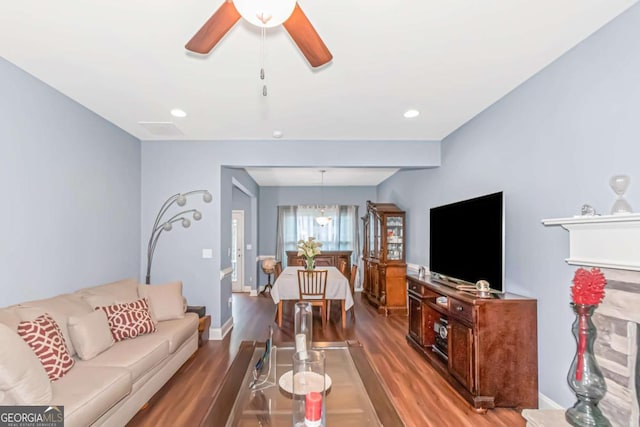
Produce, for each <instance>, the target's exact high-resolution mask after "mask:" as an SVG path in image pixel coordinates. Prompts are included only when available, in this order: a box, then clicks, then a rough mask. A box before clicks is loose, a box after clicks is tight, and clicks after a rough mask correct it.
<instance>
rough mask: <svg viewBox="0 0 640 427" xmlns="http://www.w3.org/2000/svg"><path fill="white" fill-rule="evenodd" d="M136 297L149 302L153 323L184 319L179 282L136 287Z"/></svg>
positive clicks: (180, 283)
mask: <svg viewBox="0 0 640 427" xmlns="http://www.w3.org/2000/svg"><path fill="white" fill-rule="evenodd" d="M138 295H139V297H140V298H147V299H148V300H149V308H150V309H151V315H152V316H153V319H154V321H155V322H160V321H163V320H172V319H182V318H183V317H184V305H183V303H182V282H180V281H176V282H170V283H165V284H164V285H138Z"/></svg>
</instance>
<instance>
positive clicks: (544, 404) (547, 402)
mask: <svg viewBox="0 0 640 427" xmlns="http://www.w3.org/2000/svg"><path fill="white" fill-rule="evenodd" d="M538 409H566V408H565V407H563V406H562V405H560V404H558V403H556V402H555V401H553V400H551V398H549V397H547V396H545V395H544V394H542V393H538Z"/></svg>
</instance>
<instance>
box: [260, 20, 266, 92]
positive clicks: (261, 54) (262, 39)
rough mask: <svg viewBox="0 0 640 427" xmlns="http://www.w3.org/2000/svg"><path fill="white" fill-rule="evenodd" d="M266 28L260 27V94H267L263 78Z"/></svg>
mask: <svg viewBox="0 0 640 427" xmlns="http://www.w3.org/2000/svg"><path fill="white" fill-rule="evenodd" d="M266 31H267V30H266V28H264V27H262V28H261V41H260V43H261V44H260V62H261V63H262V64H261V65H262V66H261V67H260V80H262V81H263V82H264V83H263V85H262V96H267V84H266V82H265V81H264V80H265V72H264V57H265V43H266V39H267V33H266Z"/></svg>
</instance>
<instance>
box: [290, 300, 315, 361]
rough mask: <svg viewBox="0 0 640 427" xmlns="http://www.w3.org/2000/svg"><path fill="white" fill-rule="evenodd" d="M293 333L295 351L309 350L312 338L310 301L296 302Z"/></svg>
mask: <svg viewBox="0 0 640 427" xmlns="http://www.w3.org/2000/svg"><path fill="white" fill-rule="evenodd" d="M294 334H295V335H294V336H295V346H296V353H298V352H306V351H308V350H311V345H312V344H311V342H312V340H313V311H312V307H311V303H308V302H297V303H296V307H295V312H294ZM303 356H304V355H303Z"/></svg>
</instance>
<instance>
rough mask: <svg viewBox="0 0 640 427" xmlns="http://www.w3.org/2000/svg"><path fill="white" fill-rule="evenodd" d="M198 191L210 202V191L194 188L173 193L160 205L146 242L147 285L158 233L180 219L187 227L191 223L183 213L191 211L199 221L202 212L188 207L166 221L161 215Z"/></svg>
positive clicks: (205, 200)
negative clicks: (184, 191) (185, 191)
mask: <svg viewBox="0 0 640 427" xmlns="http://www.w3.org/2000/svg"><path fill="white" fill-rule="evenodd" d="M198 193H202V200H203V201H204V202H205V203H210V202H211V200H212V199H213V197H212V196H211V193H209V192H208V191H207V190H194V191H189V192H187V193H177V194H174V195H173V196H171V197H169V198H168V199H167V200H166V201H165V202H164V203H163V204H162V206H161V207H160V210H159V211H158V215H157V216H156V220H155V222H154V223H153V228H152V229H151V235H150V236H149V243H148V244H147V275H146V278H145V283H146V284H147V285H148V284H150V283H151V264H152V262H153V253H154V252H155V250H156V244H157V243H158V238H160V234H162V232H163V231H170V230H171V228H172V226H171V224H173V223H174V222H178V221H182V226H183V227H184V228H188V227H189V226H190V225H191V221H190V220H189V219H188V218H186V217H184V216H183V215H185V214H188V213H191V212H193V219H194V220H196V221H199V220H200V219H201V218H202V213H200V211H198V210H196V209H188V210H185V211H182V212H179V213H177V214H175V215H173V216H172V217H171V218H169V219H168V220H166V221H163V220H162V217H163V216H164V214H165V213H166V212H167V211H168V210H169V208H170V207H171V205H173V204H174V203H177V204H178V206H184V205H185V204H186V203H187V196H190V195H192V194H198Z"/></svg>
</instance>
